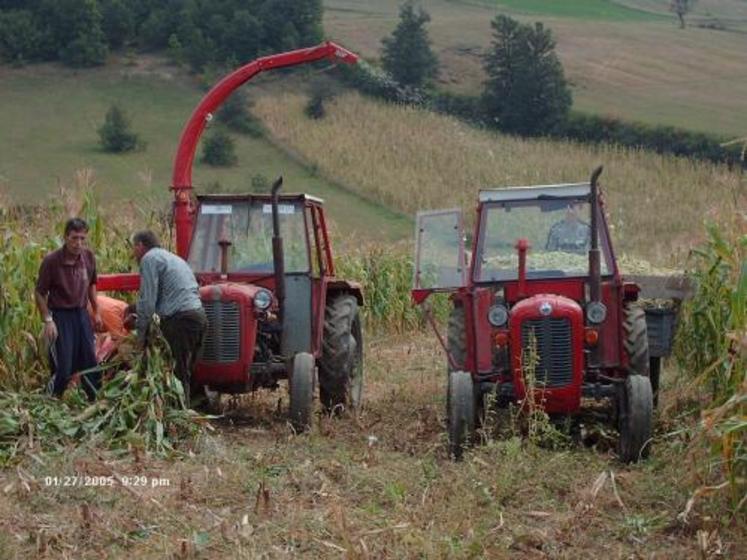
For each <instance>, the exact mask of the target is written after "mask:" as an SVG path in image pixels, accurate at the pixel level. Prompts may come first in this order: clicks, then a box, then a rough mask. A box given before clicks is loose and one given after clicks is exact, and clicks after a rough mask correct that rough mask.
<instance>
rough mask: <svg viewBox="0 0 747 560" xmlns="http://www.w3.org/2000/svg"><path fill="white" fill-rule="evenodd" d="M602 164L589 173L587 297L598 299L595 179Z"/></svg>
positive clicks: (597, 222)
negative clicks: (589, 227) (589, 220)
mask: <svg viewBox="0 0 747 560" xmlns="http://www.w3.org/2000/svg"><path fill="white" fill-rule="evenodd" d="M603 169H604V167H603V166H601V165H600V166H599V167H597V168H596V169H595V170H594V172H593V173H592V174H591V180H590V182H591V200H590V203H591V248H590V249H589V297H590V299H591V301H599V300H600V296H601V293H600V292H601V291H602V270H601V260H600V253H599V219H598V214H599V187H598V186H597V180H598V179H599V176H600V175H601V174H602V170H603Z"/></svg>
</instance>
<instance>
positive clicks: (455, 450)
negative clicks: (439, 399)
mask: <svg viewBox="0 0 747 560" xmlns="http://www.w3.org/2000/svg"><path fill="white" fill-rule="evenodd" d="M446 424H447V430H448V432H449V455H450V456H451V457H452V458H453V459H454V460H455V461H459V460H460V459H461V458H462V455H463V453H464V448H465V447H466V446H467V444H469V443H470V441H472V439H473V438H474V434H475V391H474V384H473V382H472V376H471V375H470V374H469V372H466V371H451V372H449V383H448V386H447V389H446Z"/></svg>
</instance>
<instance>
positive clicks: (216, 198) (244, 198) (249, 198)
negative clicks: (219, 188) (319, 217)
mask: <svg viewBox="0 0 747 560" xmlns="http://www.w3.org/2000/svg"><path fill="white" fill-rule="evenodd" d="M197 200H198V201H199V202H200V203H203V202H254V201H256V202H265V203H268V204H269V203H271V202H272V195H271V194H270V193H225V194H198V195H197ZM278 200H279V201H280V202H304V203H305V202H310V203H311V204H315V205H319V206H322V205H324V200H323V199H321V198H319V197H316V196H312V195H310V194H305V193H287V194H286V193H284V194H281V195H279V196H278Z"/></svg>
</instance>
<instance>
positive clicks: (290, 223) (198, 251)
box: [189, 201, 309, 274]
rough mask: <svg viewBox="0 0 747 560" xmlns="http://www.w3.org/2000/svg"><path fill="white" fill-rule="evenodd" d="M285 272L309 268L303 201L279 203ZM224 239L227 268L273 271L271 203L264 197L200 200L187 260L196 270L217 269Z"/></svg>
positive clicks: (258, 272) (216, 270)
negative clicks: (254, 198) (215, 200)
mask: <svg viewBox="0 0 747 560" xmlns="http://www.w3.org/2000/svg"><path fill="white" fill-rule="evenodd" d="M279 216H280V234H281V235H282V237H283V249H284V255H285V258H284V262H285V272H308V270H309V254H308V245H307V243H306V224H305V222H304V213H303V204H302V203H300V202H292V203H281V204H280V205H279ZM221 239H226V240H227V241H230V242H231V245H230V246H229V248H228V271H229V272H246V273H257V274H262V273H267V274H271V273H272V272H273V266H272V205H271V204H269V203H267V202H263V201H251V202H250V201H239V202H235V201H227V202H214V201H210V202H203V203H202V204H201V205H200V211H199V214H198V215H197V221H196V223H195V231H194V234H193V237H192V245H191V246H190V250H189V264H190V266H191V267H192V269H193V270H195V271H197V272H220V253H221V251H220V245H218V242H219V241H220V240H221Z"/></svg>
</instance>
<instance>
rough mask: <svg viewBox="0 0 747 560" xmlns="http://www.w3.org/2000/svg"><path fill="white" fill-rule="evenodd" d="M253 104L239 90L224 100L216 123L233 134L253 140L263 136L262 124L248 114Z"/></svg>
mask: <svg viewBox="0 0 747 560" xmlns="http://www.w3.org/2000/svg"><path fill="white" fill-rule="evenodd" d="M252 105H253V102H252V101H251V100H249V99H248V98H247V96H246V94H245V93H244V92H243V91H241V90H236V91H234V92H233V93H232V94H231V96H230V97H229V98H228V99H226V101H225V102H224V103H223V105H222V106H221V108H220V109H219V110H218V113H217V114H216V118H217V119H218V122H221V123H223V124H225V125H226V126H227V127H228V128H230V129H231V130H233V131H234V132H239V133H241V134H247V135H249V136H251V137H253V138H261V137H262V136H264V133H265V131H264V128H262V123H261V122H259V120H257V119H256V118H255V117H254V115H252V114H251V113H250V112H249V107H251V106H252Z"/></svg>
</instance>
